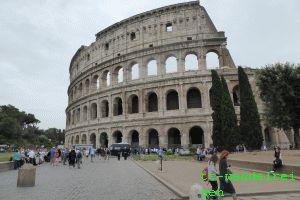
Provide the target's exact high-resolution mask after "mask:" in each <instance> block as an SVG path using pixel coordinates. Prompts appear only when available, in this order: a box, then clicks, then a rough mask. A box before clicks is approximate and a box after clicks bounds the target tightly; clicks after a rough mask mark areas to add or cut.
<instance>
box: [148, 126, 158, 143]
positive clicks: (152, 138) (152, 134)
mask: <svg viewBox="0 0 300 200" xmlns="http://www.w3.org/2000/svg"><path fill="white" fill-rule="evenodd" d="M148 142H149V143H148V144H149V147H150V148H159V138H158V132H157V130H155V129H150V130H149V141H148Z"/></svg>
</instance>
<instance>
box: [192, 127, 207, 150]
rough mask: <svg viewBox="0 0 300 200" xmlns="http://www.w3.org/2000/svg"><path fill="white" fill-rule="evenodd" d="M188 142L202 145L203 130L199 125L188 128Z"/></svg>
mask: <svg viewBox="0 0 300 200" xmlns="http://www.w3.org/2000/svg"><path fill="white" fill-rule="evenodd" d="M189 136H190V144H192V145H200V146H203V144H204V143H203V142H204V132H203V130H202V128H201V127H199V126H194V127H192V128H191V129H190V133H189Z"/></svg>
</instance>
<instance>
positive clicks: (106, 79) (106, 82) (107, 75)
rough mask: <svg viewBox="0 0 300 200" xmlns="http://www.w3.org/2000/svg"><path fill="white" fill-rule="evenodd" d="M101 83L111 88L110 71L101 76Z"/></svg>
mask: <svg viewBox="0 0 300 200" xmlns="http://www.w3.org/2000/svg"><path fill="white" fill-rule="evenodd" d="M101 83H102V85H103V86H106V87H108V86H110V72H109V71H108V70H106V71H105V72H103V74H102V76H101Z"/></svg>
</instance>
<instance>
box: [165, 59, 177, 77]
mask: <svg viewBox="0 0 300 200" xmlns="http://www.w3.org/2000/svg"><path fill="white" fill-rule="evenodd" d="M174 72H177V59H176V57H174V56H172V57H169V58H168V59H167V60H166V73H167V74H168V73H174Z"/></svg>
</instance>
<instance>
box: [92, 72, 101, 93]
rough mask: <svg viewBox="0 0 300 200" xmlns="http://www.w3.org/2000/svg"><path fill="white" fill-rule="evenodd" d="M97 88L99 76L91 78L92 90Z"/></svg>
mask: <svg viewBox="0 0 300 200" xmlns="http://www.w3.org/2000/svg"><path fill="white" fill-rule="evenodd" d="M99 87H100V83H99V76H98V75H95V76H93V79H92V88H93V91H96V90H98V89H99Z"/></svg>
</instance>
